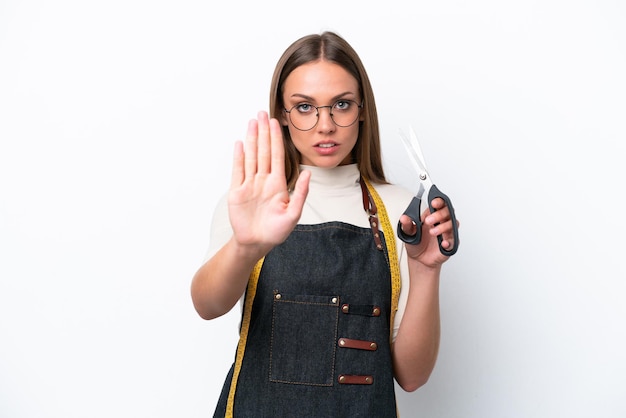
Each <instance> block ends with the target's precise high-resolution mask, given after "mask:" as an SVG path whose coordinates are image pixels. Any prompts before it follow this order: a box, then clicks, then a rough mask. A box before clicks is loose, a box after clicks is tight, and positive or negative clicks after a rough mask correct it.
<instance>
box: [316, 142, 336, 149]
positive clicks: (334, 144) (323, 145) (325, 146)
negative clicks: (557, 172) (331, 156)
mask: <svg viewBox="0 0 626 418" xmlns="http://www.w3.org/2000/svg"><path fill="white" fill-rule="evenodd" d="M315 146H316V147H318V148H332V147H336V146H337V144H336V143H335V142H324V143H321V144H317V145H315Z"/></svg>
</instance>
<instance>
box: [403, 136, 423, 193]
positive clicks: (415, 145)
mask: <svg viewBox="0 0 626 418" xmlns="http://www.w3.org/2000/svg"><path fill="white" fill-rule="evenodd" d="M410 134H411V139H410V140H409V138H407V136H406V135H405V134H404V132H402V131H400V139H402V144H403V145H404V148H406V151H407V153H408V154H409V160H411V164H412V165H413V168H415V171H417V173H418V174H419V178H420V181H424V180H426V179H427V178H428V171H427V170H426V165H425V164H424V157H423V155H422V150H421V148H420V145H419V142H418V141H417V136H416V135H415V132H414V131H413V128H411V130H410Z"/></svg>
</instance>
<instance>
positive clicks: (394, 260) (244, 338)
mask: <svg viewBox="0 0 626 418" xmlns="http://www.w3.org/2000/svg"><path fill="white" fill-rule="evenodd" d="M365 184H366V185H367V188H368V189H369V191H370V194H371V196H372V199H374V203H375V204H376V208H377V209H378V222H380V225H381V226H382V229H383V233H384V235H385V237H386V241H387V256H388V258H389V269H390V271H391V315H390V319H389V322H390V327H389V328H390V335H389V341H391V340H392V337H393V321H394V319H395V316H396V312H397V311H398V302H399V300H400V288H401V281H400V266H399V264H398V252H397V251H396V242H395V233H394V229H393V228H392V226H391V223H390V222H389V216H388V215H387V210H386V209H385V205H384V204H383V201H382V200H381V198H380V196H379V195H378V193H377V192H376V190H375V189H374V187H372V185H371V184H370V182H369V181H368V180H365ZM263 260H264V259H261V260H259V261H258V262H257V263H256V265H255V266H254V269H253V270H252V273H251V274H250V280H248V287H247V289H246V299H245V302H244V308H243V318H242V319H241V330H240V332H239V343H238V344H237V355H236V356H235V367H234V369H233V378H232V380H231V382H230V391H229V392H228V402H227V404H226V415H225V417H226V418H232V417H233V409H234V405H235V392H236V390H237V381H238V379H239V373H240V372H241V365H242V364H243V356H244V354H245V351H246V343H247V342H248V331H249V330H250V319H251V315H252V304H253V303H254V297H255V295H256V288H257V284H258V282H259V275H260V274H261V267H262V266H263Z"/></svg>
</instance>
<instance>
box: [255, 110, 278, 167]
mask: <svg viewBox="0 0 626 418" xmlns="http://www.w3.org/2000/svg"><path fill="white" fill-rule="evenodd" d="M257 118H258V121H259V136H258V138H257V172H258V173H263V174H267V173H269V172H270V169H271V155H270V154H271V149H270V127H269V120H268V116H267V113H266V112H259V113H258V115H257ZM281 145H282V144H281ZM272 148H273V147H272Z"/></svg>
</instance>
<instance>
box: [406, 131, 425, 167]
mask: <svg viewBox="0 0 626 418" xmlns="http://www.w3.org/2000/svg"><path fill="white" fill-rule="evenodd" d="M410 134H411V146H412V147H413V150H414V151H415V154H416V155H417V158H418V164H420V165H421V167H422V171H424V172H425V173H428V169H427V168H426V160H424V154H423V153H422V148H421V147H420V142H419V141H418V140H417V134H416V133H415V131H414V130H413V127H410Z"/></svg>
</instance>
